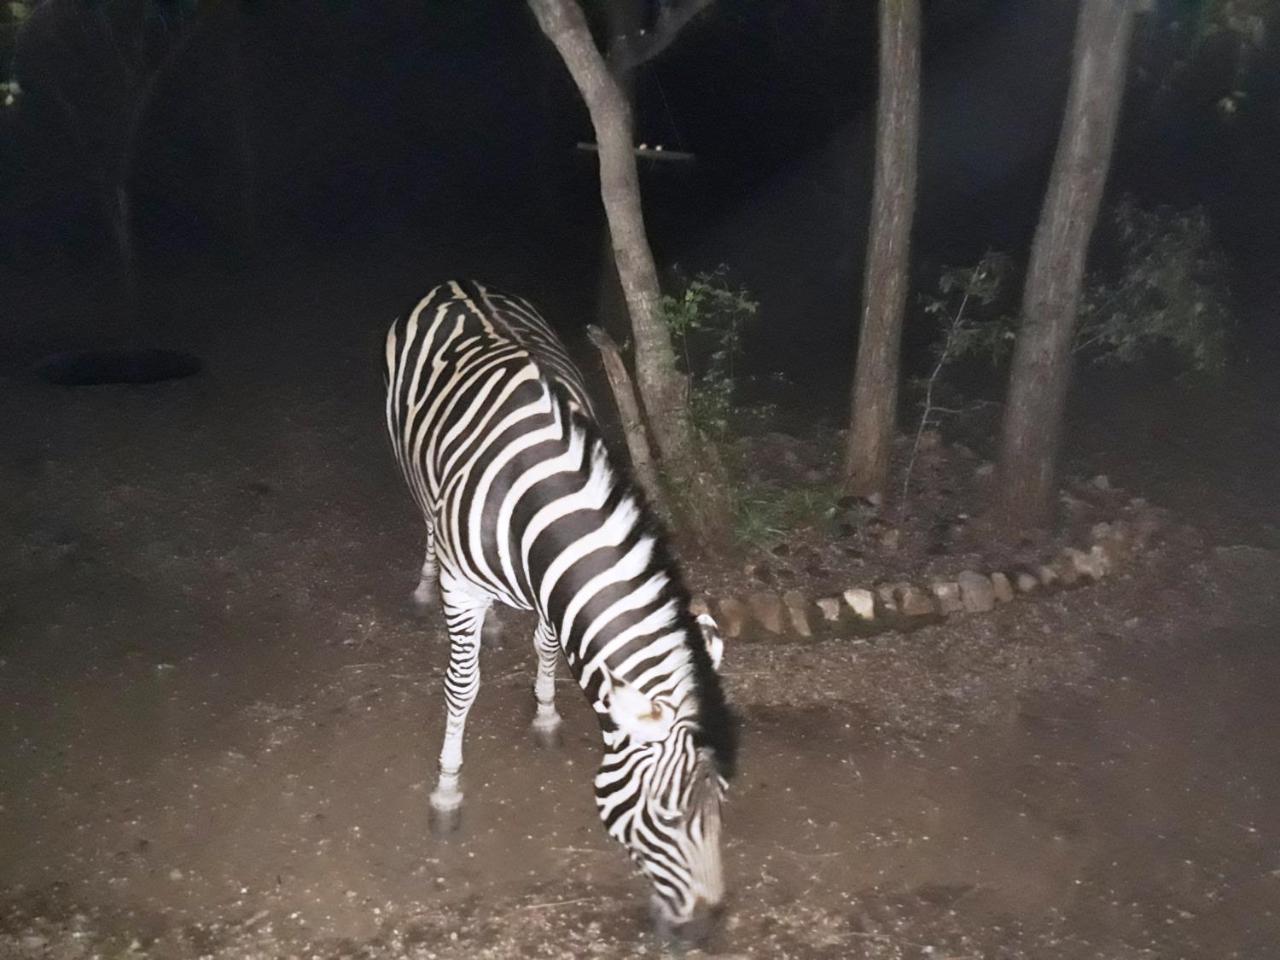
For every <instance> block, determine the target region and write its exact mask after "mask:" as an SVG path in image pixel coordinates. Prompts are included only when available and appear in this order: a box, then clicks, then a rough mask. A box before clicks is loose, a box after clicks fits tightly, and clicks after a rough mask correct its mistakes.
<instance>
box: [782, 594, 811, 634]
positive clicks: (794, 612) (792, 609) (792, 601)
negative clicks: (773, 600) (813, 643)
mask: <svg viewBox="0 0 1280 960" xmlns="http://www.w3.org/2000/svg"><path fill="white" fill-rule="evenodd" d="M782 602H783V603H784V604H786V607H787V618H788V619H789V620H790V621H791V629H792V630H794V631H795V632H796V633H797V634H799V635H800V636H802V637H812V636H813V631H812V630H811V629H810V628H809V610H808V607H809V601H808V600H807V599H806V598H805V595H804V594H803V593H801V592H800V591H799V590H788V591H787V592H786V593H784V594H783V595H782Z"/></svg>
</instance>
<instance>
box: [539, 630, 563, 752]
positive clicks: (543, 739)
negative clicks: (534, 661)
mask: <svg viewBox="0 0 1280 960" xmlns="http://www.w3.org/2000/svg"><path fill="white" fill-rule="evenodd" d="M533 645H534V647H536V648H537V651H538V675H537V677H536V678H535V679H534V681H533V698H534V700H535V701H536V702H537V705H538V708H537V713H536V714H534V717H533V735H534V737H535V738H537V740H538V742H539V743H541V744H542V745H543V746H544V747H558V746H560V714H559V713H557V712H556V664H557V663H558V662H559V659H560V643H559V641H558V640H556V634H555V631H554V630H553V629H552V628H551V627H550V626H549V625H548V624H547V623H546V622H545V621H543V620H539V621H538V629H537V630H536V631H535V632H534V634H533Z"/></svg>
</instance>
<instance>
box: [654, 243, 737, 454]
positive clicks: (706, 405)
mask: <svg viewBox="0 0 1280 960" xmlns="http://www.w3.org/2000/svg"><path fill="white" fill-rule="evenodd" d="M759 306H760V305H759V304H758V303H757V302H756V301H755V300H753V299H752V298H751V295H750V294H749V293H748V292H747V291H746V290H745V289H743V288H741V287H735V286H734V285H733V284H732V283H731V282H730V280H729V268H728V267H727V266H725V265H724V264H721V265H720V266H719V267H717V268H716V269H715V270H713V271H710V272H703V273H699V274H696V275H695V276H694V277H693V278H692V279H690V280H688V281H686V282H685V284H684V290H683V292H682V293H681V294H680V295H678V296H664V297H663V298H662V300H661V303H660V304H659V311H660V314H661V316H662V320H663V322H664V323H665V324H666V326H667V329H668V330H670V331H671V336H672V339H673V340H674V341H675V342H676V344H677V345H678V347H679V350H680V353H681V357H682V359H683V362H684V372H685V374H686V375H687V376H688V377H689V389H690V397H689V399H690V407H691V409H692V413H693V419H694V424H695V426H697V428H698V429H699V430H701V431H702V432H703V433H705V434H707V435H708V436H710V437H712V438H713V439H717V440H721V439H724V438H725V437H726V436H727V435H728V433H729V429H730V421H731V415H732V413H733V402H734V393H735V388H736V382H735V373H734V362H735V360H736V359H737V358H738V356H739V355H740V354H741V353H742V337H743V332H744V330H745V328H746V326H747V324H749V323H750V322H752V321H753V320H754V319H755V317H756V314H757V312H758V311H759Z"/></svg>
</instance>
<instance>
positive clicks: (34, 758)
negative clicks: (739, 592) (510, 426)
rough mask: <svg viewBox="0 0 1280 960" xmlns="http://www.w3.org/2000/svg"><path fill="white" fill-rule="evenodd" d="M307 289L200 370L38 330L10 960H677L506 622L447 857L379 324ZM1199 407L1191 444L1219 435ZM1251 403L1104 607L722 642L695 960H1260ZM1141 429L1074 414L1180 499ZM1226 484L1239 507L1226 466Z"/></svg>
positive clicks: (439, 706) (5, 713) (434, 720)
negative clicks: (383, 388)
mask: <svg viewBox="0 0 1280 960" xmlns="http://www.w3.org/2000/svg"><path fill="white" fill-rule="evenodd" d="M233 286H234V285H229V287H233ZM308 290H311V294H310V298H309V299H308V298H307V297H301V296H300V295H299V293H298V291H297V290H293V291H290V292H288V293H287V294H286V293H284V292H282V293H280V294H279V295H278V296H277V297H275V298H272V297H265V298H264V297H253V298H250V297H244V296H237V294H236V292H235V291H234V290H232V289H223V290H222V291H221V293H219V292H218V291H212V292H210V293H209V294H208V295H207V296H202V297H200V298H198V299H197V298H194V297H191V296H190V294H189V293H188V294H186V300H185V303H186V305H187V308H189V309H193V310H197V311H205V312H206V313H207V315H208V316H210V317H212V316H214V315H216V314H218V311H235V316H237V317H238V318H239V319H238V320H237V321H236V322H231V321H230V320H228V321H227V322H224V323H214V322H212V321H210V322H208V323H206V324H204V325H200V324H188V326H186V327H184V328H183V330H184V333H183V334H182V336H181V337H176V336H170V337H168V338H167V339H165V340H164V342H163V343H160V344H159V345H160V346H173V347H177V348H181V349H187V350H191V351H192V352H195V353H197V354H198V355H200V356H201V357H202V358H203V359H204V361H205V364H206V368H205V372H203V373H201V374H200V375H198V376H195V377H192V378H190V379H187V380H180V381H173V382H168V383H162V384H154V385H148V386H118V387H92V388H78V389H69V388H65V387H55V386H51V385H48V384H45V383H43V382H41V381H40V380H38V379H37V378H36V377H35V376H34V375H33V374H31V373H30V372H29V366H28V363H29V361H30V360H33V359H35V357H36V355H37V354H38V349H37V348H40V347H42V346H44V345H47V343H48V339H47V338H46V339H45V340H41V337H40V336H39V335H37V334H36V333H32V334H31V335H30V336H27V338H26V340H15V341H14V343H13V344H10V346H12V347H13V349H11V350H9V352H8V353H7V355H6V357H5V358H4V361H3V364H4V365H3V368H2V369H0V376H2V379H0V424H3V431H4V435H3V444H2V445H0V502H3V504H4V507H3V510H4V517H5V523H4V525H3V528H2V529H0V957H5V958H7V957H14V958H24V960H26V958H46V957H47V958H66V960H72V958H88V957H95V956H97V957H130V956H139V957H141V956H149V957H165V958H169V957H172V958H182V960H185V958H194V957H218V958H232V957H285V956H297V957H311V956H315V957H369V958H380V957H404V956H408V957H415V958H416V957H424V958H425V957H439V958H448V957H571V956H583V957H606V958H607V957H632V956H637V955H646V954H648V955H657V954H660V953H661V951H662V949H663V948H662V947H661V946H660V945H658V944H656V943H655V942H654V940H653V938H652V937H651V935H650V933H649V930H648V925H647V922H646V918H645V911H644V908H643V903H644V899H645V897H646V895H647V894H646V891H645V889H644V886H643V884H642V883H641V881H639V880H638V879H636V878H634V877H633V876H632V875H631V873H630V870H629V868H628V866H627V863H626V861H625V858H624V856H623V854H622V851H621V850H620V849H619V848H616V847H615V846H614V845H613V844H612V842H611V841H609V840H608V839H607V838H606V837H605V836H604V834H603V829H602V828H601V827H600V825H599V822H598V820H597V818H596V815H595V811H594V809H593V804H592V801H591V789H590V780H591V776H592V772H593V770H594V765H595V763H596V761H597V757H598V754H599V740H598V736H597V733H596V730H595V728H594V724H593V721H592V719H591V717H590V715H589V711H588V710H587V708H586V705H585V704H584V703H582V702H581V697H580V696H579V695H578V693H577V691H576V689H575V688H574V687H573V686H572V685H571V684H569V683H567V682H566V683H565V685H564V688H563V697H562V702H561V706H562V710H563V712H564V714H565V716H566V721H567V727H566V729H567V733H566V737H565V742H564V744H563V746H562V747H561V748H560V749H557V750H547V749H543V748H539V747H538V746H536V744H535V742H534V740H533V739H532V738H531V737H530V736H529V734H528V732H527V725H528V722H529V720H530V718H531V716H532V697H531V694H530V685H531V683H532V666H533V658H532V650H531V649H530V645H529V642H528V641H529V634H530V627H531V625H530V624H529V623H528V622H527V621H525V620H522V619H521V618H519V617H514V616H510V615H508V616H507V617H505V621H504V622H505V643H504V645H502V646H501V647H496V648H492V649H488V650H487V651H486V652H485V654H484V660H483V670H484V673H485V683H484V686H483V688H482V691H481V695H480V699H479V702H478V704H477V706H476V708H475V710H474V712H473V713H472V720H471V724H470V727H469V731H468V739H467V765H466V768H465V772H464V789H465V791H466V795H467V801H466V810H465V814H464V825H463V832H462V834H461V835H460V836H458V837H456V838H454V839H450V840H447V841H442V840H439V839H436V838H434V837H433V836H432V835H431V834H430V832H429V830H428V827H427V805H426V795H427V793H428V792H429V790H430V788H431V784H432V781H433V775H434V765H435V754H436V751H437V750H438V746H439V736H440V730H441V726H442V719H443V703H442V695H441V688H440V675H441V672H442V670H443V667H444V663H445V656H446V640H445V637H444V633H443V629H442V625H441V624H440V622H439V621H438V620H437V619H434V618H427V619H425V620H415V619H414V618H413V617H412V616H411V614H410V608H409V604H408V595H409V592H410V591H411V589H412V587H413V585H414V580H415V571H416V566H417V563H418V561H419V559H420V556H419V551H420V548H421V530H420V527H419V522H418V520H417V518H416V517H415V516H414V512H413V508H412V506H411V503H410V501H409V498H408V496H407V494H405V493H404V492H403V491H402V490H401V489H400V481H399V478H398V477H397V476H396V474H395V471H394V467H393V464H392V462H391V458H390V456H389V454H388V452H387V448H386V443H385V440H384V438H383V436H382V430H383V427H382V422H381V409H380V403H381V400H380V383H379V380H378V366H377V362H378V352H377V351H378V343H379V340H380V337H381V333H382V330H383V329H384V328H385V326H386V324H387V323H388V322H389V320H390V318H391V316H392V314H393V311H394V309H395V308H396V305H395V304H383V303H380V302H376V301H375V302H373V303H372V304H370V305H367V306H365V307H363V308H355V307H353V306H352V300H351V299H348V300H342V299H341V298H338V297H335V296H332V295H331V294H332V291H328V290H326V289H325V287H324V284H323V282H321V281H317V282H316V284H315V288H314V290H312V288H310V287H309V288H308ZM178 303H179V301H178V300H177V299H176V298H175V306H174V308H173V309H174V310H175V311H176V310H178V309H179V306H178V305H177V304H178ZM300 309H306V310H311V311H314V314H315V318H316V320H315V324H314V327H313V328H312V332H311V335H308V336H307V337H303V338H299V337H298V335H297V331H298V329H299V325H298V324H299V321H298V318H297V311H299V310H300ZM221 315H222V316H224V317H228V316H231V314H230V313H225V312H224V313H222V314H221ZM24 343H25V344H26V346H23V344H24ZM24 351H25V352H24ZM1251 398H1252V399H1251ZM1122 399H1123V398H1122ZM1142 401H1143V398H1141V397H1138V398H1131V399H1130V400H1127V401H1125V402H1126V403H1131V404H1135V405H1138V404H1141V402H1142ZM1181 402H1182V401H1180V400H1179V399H1178V398H1170V399H1169V407H1168V409H1172V410H1178V409H1181V410H1183V412H1184V414H1185V416H1186V417H1187V419H1184V420H1177V419H1174V418H1172V417H1171V418H1170V419H1169V420H1168V424H1169V425H1168V426H1167V429H1168V430H1170V431H1172V434H1171V435H1172V436H1175V437H1176V436H1183V435H1192V436H1195V435H1198V433H1197V432H1198V431H1201V430H1205V431H1208V430H1209V427H1208V426H1207V425H1206V426H1203V427H1201V426H1199V425H1197V422H1196V421H1195V420H1194V410H1191V411H1190V412H1188V411H1187V410H1186V409H1185V408H1184V407H1179V406H1178V404H1179V403H1181ZM1251 402H1253V403H1256V404H1257V405H1256V406H1248V404H1249V403H1251ZM1269 402H1270V397H1269V395H1268V394H1266V393H1265V391H1263V392H1260V393H1259V392H1255V393H1252V394H1249V393H1246V394H1242V397H1241V399H1240V403H1241V404H1243V405H1244V406H1242V407H1241V408H1240V410H1241V414H1240V415H1241V417H1242V418H1244V419H1246V420H1247V422H1248V423H1249V424H1251V428H1250V429H1249V430H1247V431H1244V432H1238V431H1223V432H1219V433H1218V434H1216V436H1218V437H1219V440H1218V443H1219V446H1217V447H1216V448H1215V450H1214V453H1213V457H1212V458H1206V457H1200V458H1198V459H1197V466H1196V471H1195V472H1188V474H1187V475H1188V476H1189V477H1191V478H1192V480H1191V481H1190V482H1194V483H1195V485H1196V486H1195V493H1194V495H1188V497H1187V498H1186V500H1185V501H1183V502H1180V503H1177V504H1175V506H1177V507H1178V508H1179V511H1180V512H1179V514H1178V516H1180V517H1181V521H1191V522H1192V525H1187V524H1186V523H1185V522H1176V523H1174V524H1173V525H1171V526H1170V528H1169V530H1168V533H1167V534H1166V536H1165V537H1164V538H1163V539H1162V540H1161V541H1160V542H1159V543H1157V544H1156V545H1155V546H1154V547H1153V549H1152V550H1151V551H1150V552H1149V553H1148V554H1146V555H1145V556H1144V557H1143V558H1142V559H1141V560H1140V561H1139V562H1138V563H1137V564H1136V565H1135V566H1133V567H1131V568H1128V569H1126V571H1125V572H1124V573H1122V574H1121V575H1120V576H1118V577H1116V578H1114V579H1112V580H1109V581H1107V582H1105V583H1103V584H1102V585H1099V586H1095V587H1090V588H1087V589H1081V590H1075V591H1066V592H1062V593H1059V594H1056V595H1054V596H1052V597H1049V598H1045V599H1042V600H1040V601H1036V602H1018V603H1015V604H1012V605H1009V606H1006V607H1003V608H1000V609H998V610H997V611H996V612H995V613H994V614H992V615H990V616H985V617H975V618H959V619H952V620H948V621H947V622H946V623H944V624H937V625H931V626H927V627H925V628H923V629H921V630H918V631H916V632H913V633H911V634H905V635H904V634H889V635H885V636H882V637H876V638H869V639H868V638H856V637H845V638H835V639H826V640H822V641H820V642H812V641H811V642H795V643H790V642H787V643H783V642H776V641H774V642H759V641H756V642H743V643H740V644H738V645H737V646H735V647H733V648H731V649H730V650H729V651H728V653H727V654H726V664H725V671H726V682H727V684H728V687H729V691H730V694H731V697H732V700H733V702H734V703H735V705H736V707H737V709H738V710H739V712H740V714H741V716H742V720H743V725H744V748H743V758H742V760H743V762H742V769H741V773H740V775H739V777H738V778H737V780H736V781H735V783H734V785H733V788H732V794H731V801H730V806H729V808H728V812H727V817H728V822H727V831H728V837H727V863H728V870H729V875H730V879H731V883H732V886H733V903H732V914H731V917H730V919H729V921H728V923H727V925H726V927H725V929H724V930H723V931H722V932H721V934H720V935H719V937H718V938H717V939H716V940H715V942H714V943H713V944H711V945H710V946H709V947H708V949H707V950H706V951H705V953H706V954H707V955H717V956H726V957H732V956H742V957H747V956H750V957H770V958H772V957H795V958H825V957H867V958H919V960H924V958H950V960H962V958H979V957H982V958H987V957H991V958H1007V960H1016V958H1036V960H1042V958H1048V960H1056V958H1063V960H1068V958H1070V960H1077V958H1079V960H1084V958H1104V960H1121V958H1124V960H1128V958H1157V957H1159V958H1166V957H1168V958H1175V957H1181V958H1188V960H1190V958H1206V960H1208V958H1227V957H1239V958H1249V960H1266V958H1270V957H1280V916H1278V915H1277V914H1278V911H1280V803H1277V802H1276V796H1277V793H1278V792H1280V751H1277V750H1276V737H1277V732H1278V731H1280V697H1277V696H1276V693H1275V691H1276V690H1277V689H1280V646H1278V645H1277V643H1276V635H1277V625H1278V624H1280V589H1278V588H1280V558H1278V557H1277V555H1276V553H1275V551H1274V550H1270V549H1268V548H1267V547H1268V544H1266V543H1261V544H1259V543H1257V542H1253V541H1250V540H1249V539H1248V538H1247V537H1235V536H1234V533H1235V531H1236V528H1234V527H1229V526H1224V525H1223V524H1222V523H1221V522H1220V515H1219V514H1217V513H1214V510H1216V509H1218V507H1222V510H1223V511H1224V513H1223V514H1221V515H1222V516H1227V515H1229V516H1231V517H1235V518H1241V517H1242V516H1246V517H1247V514H1248V512H1249V511H1253V516H1254V518H1255V521H1256V523H1257V524H1263V523H1271V524H1274V523H1275V522H1276V520H1277V516H1276V506H1275V498H1274V490H1275V482H1276V480H1278V479H1280V476H1277V473H1278V472H1280V467H1278V466H1277V464H1278V463H1280V457H1277V456H1276V451H1277V449H1278V448H1280V444H1278V441H1280V429H1278V426H1280V425H1277V424H1276V423H1275V420H1274V410H1275V407H1270V411H1271V412H1270V414H1267V413H1266V407H1265V403H1269ZM1117 409H1118V410H1119V412H1116V411H1117ZM1129 410H1130V407H1123V406H1122V407H1119V408H1114V409H1112V410H1110V411H1108V412H1107V415H1108V416H1109V417H1111V418H1112V419H1110V420H1109V421H1108V422H1109V423H1112V424H1114V426H1111V427H1108V428H1107V430H1109V431H1112V432H1111V433H1110V434H1109V437H1108V442H1107V443H1099V442H1097V437H1098V436H1099V435H1100V433H1102V431H1100V430H1099V428H1098V426H1097V424H1098V422H1099V421H1098V420H1097V419H1090V416H1091V414H1090V413H1089V412H1088V411H1087V410H1086V411H1084V412H1083V413H1081V414H1080V418H1079V420H1078V422H1077V426H1076V430H1075V431H1074V434H1073V437H1074V439H1073V443H1074V447H1073V456H1074V457H1075V458H1076V461H1077V466H1078V467H1079V468H1080V469H1083V470H1086V471H1088V472H1095V471H1100V470H1109V471H1112V472H1114V473H1120V474H1124V472H1125V470H1126V469H1129V468H1130V467H1131V466H1132V460H1131V459H1130V454H1131V452H1132V451H1133V450H1134V449H1141V450H1142V451H1143V456H1149V457H1150V458H1151V459H1150V462H1151V463H1154V464H1155V465H1156V467H1157V468H1158V469H1161V470H1163V472H1162V473H1161V474H1160V476H1159V483H1160V485H1161V487H1162V489H1165V490H1170V489H1172V490H1174V491H1175V493H1176V490H1177V475H1178V472H1179V471H1182V470H1184V469H1189V468H1188V467H1187V466H1186V464H1185V463H1183V462H1182V461H1180V460H1179V459H1178V458H1177V456H1176V455H1167V453H1168V452H1167V451H1161V450H1158V449H1157V450H1154V451H1152V450H1150V444H1149V443H1146V445H1143V444H1144V443H1145V438H1142V437H1136V436H1135V437H1134V438H1132V439H1127V437H1128V434H1125V433H1116V432H1114V431H1116V430H1120V429H1123V428H1125V427H1126V425H1134V424H1138V423H1140V422H1141V418H1140V417H1139V415H1138V414H1134V413H1130V412H1128V411H1129ZM1135 429H1141V428H1139V427H1135ZM1232 444H1237V445H1239V448H1238V449H1237V447H1236V446H1232ZM1177 449H1178V450H1181V449H1182V447H1180V446H1179V447H1177ZM1267 450H1269V451H1270V454H1269V455H1268V454H1266V453H1265V451H1267ZM1175 453H1176V451H1175ZM1210 459H1211V460H1212V461H1213V463H1207V462H1202V461H1205V460H1210ZM1240 462H1248V463H1250V464H1252V465H1253V467H1252V468H1253V469H1254V470H1255V471H1256V476H1255V478H1254V479H1253V481H1252V482H1251V486H1250V487H1248V488H1245V487H1242V485H1241V484H1239V483H1238V482H1235V481H1233V480H1230V479H1224V480H1223V483H1222V488H1223V489H1225V490H1227V491H1228V493H1229V494H1230V496H1229V497H1227V501H1228V502H1226V505H1225V506H1223V503H1222V501H1219V500H1215V499H1214V490H1215V489H1216V488H1215V487H1214V485H1213V484H1212V483H1210V482H1208V481H1206V480H1205V479H1204V478H1205V477H1206V476H1211V475H1212V471H1213V470H1214V469H1217V470H1218V471H1219V472H1220V474H1222V475H1223V476H1224V477H1226V476H1227V475H1229V474H1232V464H1233V463H1240ZM1215 463H1216V464H1217V466H1216V467H1215V466H1214V464H1215ZM1141 475H1142V474H1141V472H1140V471H1138V472H1134V473H1133V474H1132V475H1129V476H1126V478H1125V479H1126V485H1127V486H1128V487H1129V488H1130V489H1131V490H1133V491H1134V492H1137V493H1142V492H1144V491H1143V489H1142V488H1141V487H1140V486H1139V485H1138V483H1135V481H1136V480H1137V481H1140V479H1141ZM1248 489H1252V490H1253V491H1254V493H1253V494H1252V495H1250V494H1249V493H1248ZM1171 499H1176V497H1172V498H1171ZM1197 505H1200V506H1202V507H1203V508H1204V510H1203V512H1201V513H1197V512H1196V507H1197ZM1248 528H1249V523H1248V521H1247V519H1242V520H1240V528H1239V529H1242V530H1244V529H1248ZM1221 529H1230V530H1231V531H1232V534H1233V536H1232V537H1228V538H1227V542H1219V541H1221V538H1220V537H1217V536H1215V535H1214V532H1215V531H1216V530H1221ZM1271 529H1272V530H1274V527H1272V528H1271ZM694 574H695V579H696V576H697V571H696V570H695V571H694Z"/></svg>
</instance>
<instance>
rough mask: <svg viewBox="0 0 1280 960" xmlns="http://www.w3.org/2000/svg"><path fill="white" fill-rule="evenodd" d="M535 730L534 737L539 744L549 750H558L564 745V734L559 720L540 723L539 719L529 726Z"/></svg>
mask: <svg viewBox="0 0 1280 960" xmlns="http://www.w3.org/2000/svg"><path fill="white" fill-rule="evenodd" d="M529 729H530V730H531V731H532V732H533V739H534V740H535V741H536V742H537V744H538V746H540V747H543V748H544V749H547V750H558V749H560V747H562V746H564V734H563V733H562V732H561V730H562V726H561V723H560V721H559V720H557V721H556V722H555V723H539V722H538V721H537V720H535V721H533V724H532V725H531V726H530V727H529Z"/></svg>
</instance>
